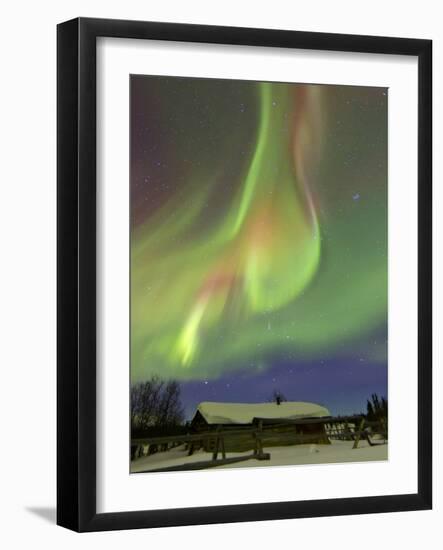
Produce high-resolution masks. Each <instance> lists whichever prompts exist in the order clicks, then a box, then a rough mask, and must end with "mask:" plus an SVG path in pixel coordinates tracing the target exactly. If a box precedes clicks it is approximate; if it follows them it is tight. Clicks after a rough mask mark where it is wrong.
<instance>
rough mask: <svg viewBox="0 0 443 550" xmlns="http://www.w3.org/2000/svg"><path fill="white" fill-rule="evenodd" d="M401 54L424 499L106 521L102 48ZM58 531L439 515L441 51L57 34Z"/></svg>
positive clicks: (83, 28) (351, 40) (366, 41)
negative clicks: (99, 160)
mask: <svg viewBox="0 0 443 550" xmlns="http://www.w3.org/2000/svg"><path fill="white" fill-rule="evenodd" d="M98 37H115V38H137V39H142V40H168V41H171V40H173V41H182V42H196V43H197V42H198V43H212V44H229V45H248V46H268V47H280V48H301V49H307V50H326V51H340V52H360V53H378V54H400V55H408V56H416V57H417V58H418V87H419V89H418V116H419V119H418V174H417V176H418V180H417V181H418V344H419V345H418V357H417V365H418V472H417V476H418V477H417V479H418V491H417V493H416V494H398V495H391V496H374V497H361V498H360V497H359V498H339V499H326V500H309V501H294V502H273V503H260V504H241V505H227V506H210V507H199V508H182V509H172V510H171V509H168V510H140V511H136V512H119V513H97V511H96V476H97V472H96V387H97V381H96V353H97V348H96V319H97V316H96V253H97V245H96V39H97V38H98ZM57 48H58V60H57V71H58V77H57V88H58V93H57V111H58V113H57V120H58V122H57V139H58V146H57V181H58V201H57V210H58V214H57V230H58V241H57V256H58V260H57V270H58V278H57V285H58V288H57V315H58V323H57V348H58V351H57V364H58V367H57V423H58V428H57V453H58V461H57V523H58V524H59V525H61V526H64V527H67V528H69V529H73V530H75V531H104V530H113V529H132V528H148V527H165V526H178V525H195V524H210V523H224V522H241V521H256V520H272V519H285V518H306V517H320V516H331V515H336V516H338V515H346V514H369V513H375V512H395V511H410V510H426V509H430V508H431V507H432V412H431V411H432V378H431V375H432V370H431V369H432V366H431V360H432V356H431V344H432V271H431V268H432V235H431V227H432V218H431V216H432V209H431V200H432V182H431V178H432V147H431V141H432V119H431V116H432V42H431V41H430V40H421V39H420V40H418V39H407V38H388V37H373V36H354V35H341V34H323V33H315V32H296V31H286V30H263V29H254V28H230V27H219V26H200V25H190V24H172V23H152V22H140V21H122V20H106V19H88V18H86V19H85V18H78V19H74V20H71V21H67V22H64V23H61V24H60V25H58V29H57Z"/></svg>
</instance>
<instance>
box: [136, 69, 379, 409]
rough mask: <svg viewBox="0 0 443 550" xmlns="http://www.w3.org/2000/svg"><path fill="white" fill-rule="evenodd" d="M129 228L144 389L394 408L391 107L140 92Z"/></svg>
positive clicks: (143, 83)
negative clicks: (390, 396)
mask: <svg viewBox="0 0 443 550" xmlns="http://www.w3.org/2000/svg"><path fill="white" fill-rule="evenodd" d="M131 224H132V225H131V379H132V381H138V380H143V379H146V378H148V377H150V376H151V375H153V374H156V375H158V376H160V377H161V378H176V379H179V380H180V381H182V384H183V395H184V399H185V406H186V407H187V410H191V409H193V408H194V406H195V404H196V403H198V402H199V401H201V400H204V399H213V400H219V401H239V400H242V401H245V402H248V401H249V402H256V401H263V400H266V398H267V397H268V396H269V395H270V394H271V393H272V390H273V388H274V387H278V388H280V389H281V390H282V391H283V392H284V393H285V394H286V395H287V397H288V398H290V399H300V400H307V399H310V400H313V401H315V400H317V401H322V402H325V401H327V400H328V399H329V400H330V403H329V406H330V407H331V408H332V409H333V410H334V411H343V412H344V413H345V412H349V410H350V407H354V408H355V407H358V406H359V405H358V404H359V402H360V400H361V399H364V398H365V397H367V396H369V395H370V393H372V392H373V391H380V392H382V393H386V384H387V90H386V89H383V88H364V87H350V86H321V85H304V84H281V83H260V82H245V81H228V80H209V79H196V78H177V77H150V76H132V77H131ZM306 373H310V374H308V375H307V374H306ZM350 373H352V374H350ZM329 390H330V391H329ZM358 396H360V397H358ZM331 403H333V404H332V405H331ZM363 406H364V403H362V405H361V407H363Z"/></svg>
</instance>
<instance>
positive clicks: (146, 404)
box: [130, 376, 185, 432]
mask: <svg viewBox="0 0 443 550" xmlns="http://www.w3.org/2000/svg"><path fill="white" fill-rule="evenodd" d="M130 399H131V429H132V431H133V432H134V431H145V430H147V429H151V428H165V427H171V426H178V425H180V424H182V423H183V421H184V417H185V415H184V409H183V406H182V403H181V388H180V384H179V383H178V382H177V380H161V379H160V378H159V377H158V376H153V377H152V378H151V379H150V380H146V381H145V382H138V383H136V384H133V385H132V386H131V396H130Z"/></svg>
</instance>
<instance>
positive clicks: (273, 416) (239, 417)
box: [191, 401, 331, 452]
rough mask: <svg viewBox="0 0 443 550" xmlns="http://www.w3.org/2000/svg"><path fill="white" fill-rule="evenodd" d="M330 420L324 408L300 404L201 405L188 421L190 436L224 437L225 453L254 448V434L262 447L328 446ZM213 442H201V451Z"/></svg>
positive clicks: (290, 402)
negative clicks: (328, 421)
mask: <svg viewBox="0 0 443 550" xmlns="http://www.w3.org/2000/svg"><path fill="white" fill-rule="evenodd" d="M330 417H331V414H330V412H329V410H328V409H327V408H326V407H323V406H321V405H317V404H315V403H306V402H301V401H283V402H280V403H275V402H273V403H216V402H208V401H206V402H203V403H200V405H198V407H197V411H196V413H195V415H194V417H193V419H192V421H191V431H192V432H193V433H202V434H203V433H208V432H211V431H214V432H215V433H214V436H215V434H216V433H218V434H219V435H221V436H222V437H223V438H224V446H225V448H226V451H231V452H241V451H246V450H248V449H251V448H254V445H255V438H256V435H255V434H257V433H259V434H260V437H261V438H262V439H263V444H264V445H265V446H266V447H272V446H274V447H275V446H283V445H296V444H326V445H327V444H329V443H330V441H329V438H328V436H327V433H326V431H325V421H326V420H327V419H328V418H330ZM212 445H213V441H211V439H210V438H204V439H202V446H203V447H204V449H205V451H207V452H210V451H211V450H212V448H211V447H212Z"/></svg>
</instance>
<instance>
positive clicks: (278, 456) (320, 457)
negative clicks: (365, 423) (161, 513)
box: [131, 440, 388, 473]
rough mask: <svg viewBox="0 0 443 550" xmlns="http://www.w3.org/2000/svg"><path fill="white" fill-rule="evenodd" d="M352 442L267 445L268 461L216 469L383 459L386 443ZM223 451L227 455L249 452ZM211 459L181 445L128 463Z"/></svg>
mask: <svg viewBox="0 0 443 550" xmlns="http://www.w3.org/2000/svg"><path fill="white" fill-rule="evenodd" d="M352 445H353V442H352V441H335V440H334V441H332V442H331V445H290V446H287V447H268V448H265V449H264V451H265V452H268V453H270V454H271V459H270V460H255V459H251V460H247V461H243V462H238V463H234V464H227V465H224V466H217V468H257V467H263V466H287V465H294V464H331V463H337V462H364V461H368V460H377V461H379V460H387V458H388V445H387V444H386V445H385V444H380V445H375V446H374V447H370V446H369V445H368V443H367V442H366V441H360V443H359V445H358V448H357V449H353V448H352ZM251 452H252V451H248V452H246V453H227V458H233V457H236V456H238V457H241V456H245V455H248V454H251ZM204 460H211V453H205V452H204V451H197V452H195V453H194V454H193V455H192V456H187V451H186V450H185V448H184V445H181V446H180V447H176V448H175V449H171V450H170V451H167V452H163V453H156V454H153V455H150V456H145V457H142V458H138V459H136V460H134V461H132V462H131V472H133V473H135V472H146V471H149V470H155V469H157V468H169V467H173V466H181V465H183V464H192V463H194V462H200V461H204Z"/></svg>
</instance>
